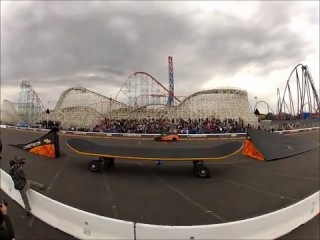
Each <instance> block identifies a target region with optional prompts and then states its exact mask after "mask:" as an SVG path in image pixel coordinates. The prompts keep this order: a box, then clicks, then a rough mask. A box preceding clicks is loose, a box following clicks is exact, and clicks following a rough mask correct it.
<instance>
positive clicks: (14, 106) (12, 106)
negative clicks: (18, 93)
mask: <svg viewBox="0 0 320 240" xmlns="http://www.w3.org/2000/svg"><path fill="white" fill-rule="evenodd" d="M1 122H2V123H3V124H8V125H11V124H12V125H16V124H18V123H20V122H22V118H21V117H20V115H19V112H18V103H12V102H10V101H9V100H3V102H2V105H1Z"/></svg>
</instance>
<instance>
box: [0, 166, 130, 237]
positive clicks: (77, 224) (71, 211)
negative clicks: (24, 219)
mask: <svg viewBox="0 0 320 240" xmlns="http://www.w3.org/2000/svg"><path fill="white" fill-rule="evenodd" d="M0 170H1V172H0V174H1V189H2V190H3V191H4V192H5V193H6V194H7V195H9V196H10V197H11V198H12V199H13V200H15V201H16V202H18V203H19V204H20V205H21V206H23V207H24V204H23V201H22V199H21V196H20V193H19V192H18V191H17V190H15V189H14V187H13V182H12V180H11V177H10V175H8V174H7V173H6V172H5V171H3V170H2V169H0ZM27 195H28V198H29V202H30V206H31V209H32V213H33V215H34V216H36V217H37V218H39V219H41V220H42V221H43V222H46V223H47V224H49V225H50V226H52V227H55V228H57V229H59V230H61V231H63V232H65V233H67V234H69V235H71V236H74V237H76V238H78V239H112V240H113V239H134V223H132V222H127V221H121V220H117V219H112V218H107V217H103V216H99V215H96V214H92V213H88V212H85V211H82V210H79V209H76V208H73V207H70V206H68V205H65V204H62V203H60V202H57V201H55V200H53V199H50V198H48V197H46V196H44V195H42V194H40V193H38V192H36V191H33V190H28V192H27Z"/></svg>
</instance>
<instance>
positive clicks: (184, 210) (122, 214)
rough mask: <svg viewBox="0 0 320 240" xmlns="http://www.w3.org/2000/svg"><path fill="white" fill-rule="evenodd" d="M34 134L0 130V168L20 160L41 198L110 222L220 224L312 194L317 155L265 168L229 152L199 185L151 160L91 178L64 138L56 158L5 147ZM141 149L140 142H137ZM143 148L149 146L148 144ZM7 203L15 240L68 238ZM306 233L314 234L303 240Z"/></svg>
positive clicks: (184, 168) (180, 170)
mask: <svg viewBox="0 0 320 240" xmlns="http://www.w3.org/2000/svg"><path fill="white" fill-rule="evenodd" d="M42 134H43V133H42ZM42 134H37V133H30V132H26V131H16V130H8V129H1V137H2V141H3V145H4V146H3V153H2V157H3V159H2V160H1V168H2V169H4V170H5V171H8V167H9V160H10V159H12V158H13V157H14V156H22V157H25V158H26V159H27V164H26V166H25V172H26V174H27V176H28V178H30V179H32V180H35V181H39V182H42V183H44V184H46V185H47V186H48V187H49V188H48V189H47V190H46V191H45V192H44V194H45V195H46V196H49V197H51V198H53V199H55V200H57V201H60V202H62V203H65V204H67V205H70V206H73V207H76V208H80V209H82V210H85V211H88V212H91V213H95V214H99V215H103V216H107V217H112V218H118V219H123V220H128V221H135V222H140V223H150V224H164V225H200V224H214V223H222V222H228V221H236V220H242V219H246V218H250V217H254V216H259V215H262V214H265V213H269V212H273V211H275V210H278V209H281V208H283V207H286V206H289V205H291V204H293V203H295V202H297V201H299V200H301V199H303V198H305V197H307V196H309V195H311V194H313V193H315V192H316V191H318V190H319V189H320V187H319V149H316V150H313V151H310V152H307V153H304V154H301V155H297V156H295V157H293V158H286V159H282V160H277V161H272V162H261V161H256V160H253V159H249V158H246V157H244V156H242V155H241V154H237V155H234V156H232V157H230V158H228V159H225V160H219V161H212V162H208V163H206V164H207V166H208V167H209V169H210V172H211V175H212V177H211V178H208V179H199V178H197V177H196V176H195V174H194V172H193V171H192V164H191V163H190V162H179V163H177V162H172V163H171V162H170V163H169V162H168V163H164V164H162V165H161V166H157V165H155V164H154V162H152V161H151V162H146V161H141V162H139V161H128V160H126V161H125V160H116V166H115V167H114V168H112V169H106V170H105V171H103V172H102V173H92V172H90V171H89V170H88V163H89V162H90V161H91V160H93V159H94V158H92V157H91V158H90V157H84V156H81V155H78V154H76V153H74V152H73V151H71V150H70V149H68V147H67V146H66V144H65V141H66V139H67V137H63V136H61V137H60V143H61V148H62V151H63V152H64V153H65V154H66V155H65V156H63V157H61V158H59V159H47V158H44V157H42V156H38V155H34V154H30V153H27V152H25V151H22V150H19V149H17V148H14V147H11V146H8V145H7V144H18V143H27V142H29V141H32V140H35V139H37V138H39V137H40V136H41V135H42ZM293 137H299V138H301V137H304V138H306V137H307V138H309V139H313V140H314V141H317V142H319V132H311V133H306V134H298V135H295V136H293ZM86 139H88V138H86ZM89 139H90V138H89ZM90 140H91V139H90ZM92 140H93V141H95V142H99V143H106V141H108V144H123V145H125V146H130V145H132V144H137V141H139V140H113V141H112V143H110V141H111V140H110V139H109V140H108V139H92ZM142 142H143V143H142ZM221 143H222V142H218V141H203V140H202V141H185V142H183V144H184V146H185V147H187V148H188V147H190V145H192V146H193V147H196V146H202V147H203V146H216V145H219V144H221ZM141 144H148V142H147V141H141ZM150 144H154V143H151V141H150ZM179 144H181V145H182V143H179ZM159 146H160V145H159ZM161 146H162V145H161ZM162 147H163V146H162ZM5 198H6V196H5ZM9 203H10V205H12V206H14V207H13V208H12V210H11V208H10V211H12V219H13V222H14V225H15V227H16V229H18V232H17V236H16V237H17V239H26V238H28V239H47V238H48V236H51V237H50V238H51V239H52V238H54V239H71V237H70V236H67V235H65V234H64V233H61V232H60V231H58V230H56V229H53V228H51V227H49V226H48V225H46V224H45V223H43V222H41V221H40V220H37V219H36V218H34V217H31V218H30V217H29V218H27V217H26V216H25V215H24V211H23V209H21V207H16V206H17V204H15V203H13V202H12V201H11V202H10V200H9ZM317 223H319V217H317V218H315V219H314V220H312V221H311V222H310V223H308V224H306V225H305V226H302V227H300V228H299V229H297V230H295V231H294V232H292V233H290V234H293V238H292V239H297V238H294V237H295V236H299V233H300V232H301V231H302V232H303V231H304V232H306V233H301V234H302V235H303V236H305V239H310V237H315V238H312V239H319V224H317ZM311 224H314V225H313V227H312V226H311ZM308 226H311V227H308ZM315 226H317V227H318V228H317V229H315ZM309 228H311V230H310V229H309ZM301 229H302V230H301ZM303 229H307V230H303ZM312 230H313V232H314V233H315V234H316V233H318V235H317V236H316V235H315V236H313V235H312V236H310V234H312ZM51 232H52V234H51ZM49 234H50V235H49ZM290 234H288V235H287V236H290ZM302 235H301V236H302ZM53 236H56V237H53ZM287 236H284V237H283V238H282V239H288V238H285V237H287ZM316 237H317V238H316ZM290 239H291V238H290ZM299 239H301V237H300V238H299Z"/></svg>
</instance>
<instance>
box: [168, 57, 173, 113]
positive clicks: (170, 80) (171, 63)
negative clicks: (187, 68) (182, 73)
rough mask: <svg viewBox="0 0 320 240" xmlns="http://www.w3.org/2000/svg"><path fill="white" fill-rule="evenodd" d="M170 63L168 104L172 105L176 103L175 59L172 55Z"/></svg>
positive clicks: (169, 59)
mask: <svg viewBox="0 0 320 240" xmlns="http://www.w3.org/2000/svg"><path fill="white" fill-rule="evenodd" d="M168 65H169V97H168V102H167V105H168V106H169V107H172V106H173V105H174V98H173V96H174V78H173V61H172V57H171V56H169V57H168Z"/></svg>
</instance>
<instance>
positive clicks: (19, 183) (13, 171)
mask: <svg viewBox="0 0 320 240" xmlns="http://www.w3.org/2000/svg"><path fill="white" fill-rule="evenodd" d="M24 164H25V162H24V159H22V158H15V159H14V160H11V161H10V170H9V175H10V176H11V178H12V180H13V183H14V188H15V189H16V190H18V191H19V192H20V194H21V197H22V200H23V203H24V206H25V209H26V214H27V215H30V211H31V208H30V204H29V200H28V197H27V194H26V192H27V190H28V189H29V188H30V187H36V188H38V189H40V190H44V189H45V185H43V184H41V183H38V182H35V181H31V180H28V179H26V176H25V173H24V170H23V166H24Z"/></svg>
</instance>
